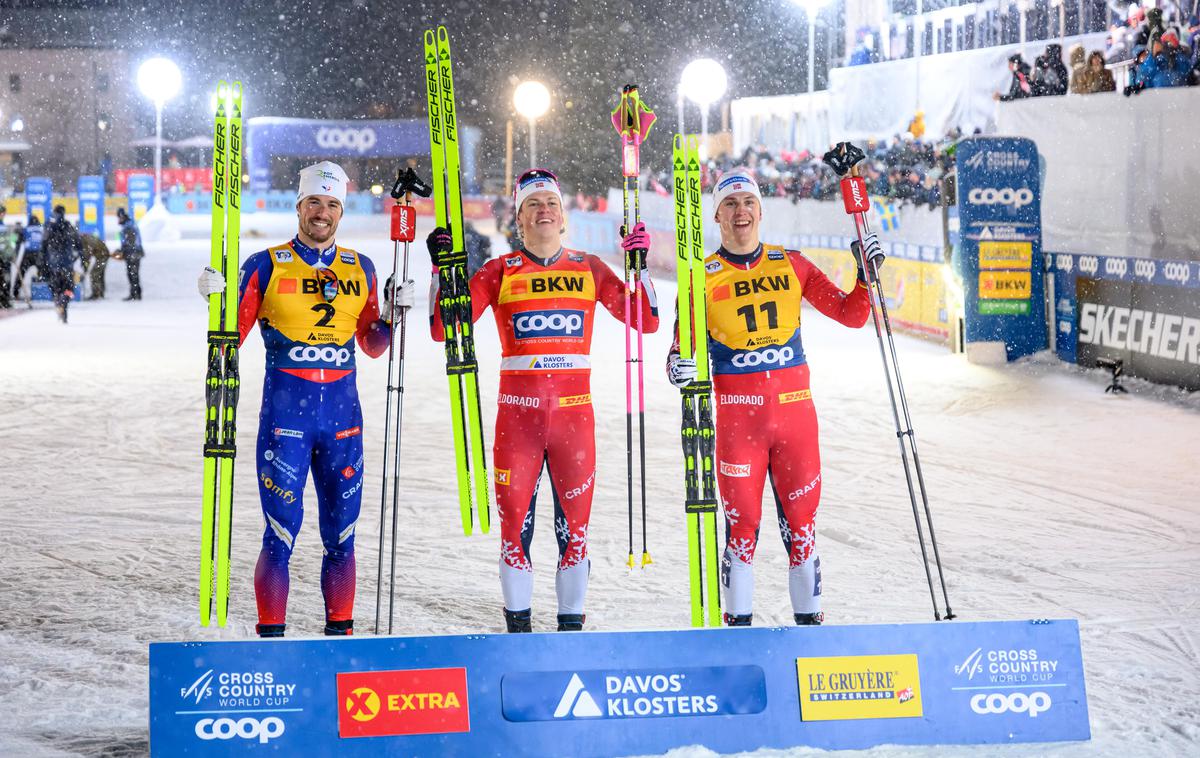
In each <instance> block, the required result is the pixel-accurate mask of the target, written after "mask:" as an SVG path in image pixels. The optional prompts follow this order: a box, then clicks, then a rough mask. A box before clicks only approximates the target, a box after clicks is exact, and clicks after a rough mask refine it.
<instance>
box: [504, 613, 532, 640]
mask: <svg viewBox="0 0 1200 758" xmlns="http://www.w3.org/2000/svg"><path fill="white" fill-rule="evenodd" d="M504 625H505V626H506V627H507V628H508V633H509V634H518V633H521V632H532V631H533V611H531V610H530V609H529V608H526V609H525V610H523V611H510V610H509V609H507V608H505V609H504Z"/></svg>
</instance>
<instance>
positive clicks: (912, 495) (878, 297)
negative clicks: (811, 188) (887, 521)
mask: <svg viewBox="0 0 1200 758" xmlns="http://www.w3.org/2000/svg"><path fill="white" fill-rule="evenodd" d="M865 157H866V156H865V155H864V154H863V152H862V150H860V149H859V148H857V147H855V146H854V145H853V144H851V143H849V142H841V143H839V144H837V145H835V146H834V147H833V149H831V150H830V151H829V152H827V153H825V155H824V157H823V160H824V161H825V163H826V164H828V165H829V167H830V168H832V169H833V170H834V172H835V173H836V174H837V175H838V176H840V177H842V180H841V190H842V201H843V203H844V205H845V207H846V213H848V214H849V215H850V216H851V217H852V218H853V219H854V231H855V235H856V236H857V237H858V252H857V254H856V258H857V259H858V263H859V265H861V266H862V267H863V274H864V277H865V278H866V286H867V290H868V294H869V296H870V302H871V318H872V321H873V322H874V324H875V336H876V338H877V339H878V341H879V356H880V358H881V359H882V361H883V373H884V377H885V379H886V380H887V388H888V397H889V399H890V400H891V404H892V420H893V421H894V423H895V427H896V442H897V443H898V444H899V446H900V461H901V463H902V465H903V466H904V479H905V482H906V483H907V485H908V498H909V501H910V502H911V503H912V510H913V520H914V521H915V523H916V529H917V541H918V543H919V544H920V547H921V563H922V565H923V566H924V568H925V579H926V581H927V583H928V584H929V599H930V601H931V602H932V604H933V618H934V620H935V621H941V620H942V618H943V617H942V615H941V613H940V609H939V607H938V601H937V593H936V591H935V589H934V583H933V576H932V574H931V573H930V570H929V554H928V552H927V551H926V549H925V536H924V531H923V529H922V527H921V511H920V510H919V509H918V507H917V495H916V491H914V489H913V473H914V472H915V474H916V479H917V489H918V490H919V491H920V493H921V503H922V506H923V510H924V513H925V523H926V525H927V526H928V528H929V543H930V545H931V547H932V548H933V557H934V562H935V564H936V566H937V574H938V581H939V582H940V584H941V589H942V598H943V600H944V601H945V608H946V615H945V619H946V620H947V621H949V620H950V619H953V618H954V612H953V611H952V610H951V609H950V596H949V593H948V592H947V591H946V576H945V572H944V571H943V569H942V558H941V554H940V553H939V551H938V544H937V535H936V533H935V532H934V529H933V513H932V511H931V510H930V508H929V496H928V494H927V492H926V490H925V477H924V475H923V474H922V472H921V459H920V456H918V454H917V437H916V433H915V432H914V431H913V428H912V418H911V417H910V415H909V412H908V400H907V397H906V395H905V392H904V381H903V379H901V377H900V363H899V359H898V358H897V355H896V342H895V340H894V339H893V337H892V325H891V320H890V319H889V318H888V312H887V301H886V300H885V298H884V295H883V284H882V283H881V282H880V280H879V263H878V261H877V260H875V259H867V258H866V251H865V246H864V243H863V238H864V237H865V236H866V235H868V234H870V231H871V229H870V226H869V225H868V223H867V215H866V214H867V211H869V210H870V209H871V202H870V199H869V198H868V197H867V186H866V182H865V181H863V178H862V177H861V176H859V172H858V163H859V162H860V161H862V160H863V159H864V158H865ZM872 288H873V290H874V292H871V290H872ZM885 337H886V340H885ZM897 398H898V399H899V403H897ZM901 415H903V422H902V421H901ZM909 453H911V454H912V467H911V469H910V467H909V462H908V455H909Z"/></svg>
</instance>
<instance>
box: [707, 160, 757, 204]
mask: <svg viewBox="0 0 1200 758" xmlns="http://www.w3.org/2000/svg"><path fill="white" fill-rule="evenodd" d="M735 192H749V193H750V194H751V195H754V196H755V197H756V198H758V200H759V202H762V192H761V191H759V189H758V182H756V181H754V178H753V177H751V176H750V170H749V169H746V168H734V169H730V170H729V171H726V172H725V173H724V174H722V175H721V177H720V178H719V179H717V184H716V186H714V187H713V205H714V206H718V205H720V204H721V201H722V200H724V199H725V198H727V197H729V196H730V195H732V194H734V193H735Z"/></svg>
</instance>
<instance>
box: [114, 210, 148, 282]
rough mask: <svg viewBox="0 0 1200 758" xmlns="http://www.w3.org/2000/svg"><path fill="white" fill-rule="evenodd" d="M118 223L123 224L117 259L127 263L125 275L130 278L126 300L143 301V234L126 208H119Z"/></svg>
mask: <svg viewBox="0 0 1200 758" xmlns="http://www.w3.org/2000/svg"><path fill="white" fill-rule="evenodd" d="M117 221H118V222H119V223H120V224H121V247H120V248H118V250H117V252H116V254H115V255H114V257H115V258H117V259H118V260H124V261H125V274H126V275H127V276H128V277H129V296H128V297H126V298H125V299H126V300H141V299H142V256H144V255H145V251H144V250H143V249H142V233H141V232H139V231H138V228H137V223H136V222H134V220H133V219H132V218H130V217H129V214H128V213H126V212H125V209H124V208H117Z"/></svg>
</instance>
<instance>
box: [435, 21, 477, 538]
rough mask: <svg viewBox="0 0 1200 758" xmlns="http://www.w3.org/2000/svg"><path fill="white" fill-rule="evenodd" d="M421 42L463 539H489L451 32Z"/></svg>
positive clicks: (443, 31) (440, 301) (442, 31)
mask: <svg viewBox="0 0 1200 758" xmlns="http://www.w3.org/2000/svg"><path fill="white" fill-rule="evenodd" d="M424 43H425V83H426V95H427V101H428V107H429V153H430V158H431V160H432V168H433V172H432V173H433V191H434V201H435V203H434V207H435V214H436V215H435V219H436V222H437V225H438V226H441V227H448V228H449V229H450V232H451V234H452V236H453V239H454V250H453V252H451V253H448V254H443V256H442V258H441V260H440V261H439V262H438V264H439V268H438V272H439V273H438V286H439V289H438V309H439V312H440V314H441V317H442V324H443V328H444V329H445V332H444V335H445V340H446V374H447V376H448V377H449V380H450V421H451V425H452V427H453V433H454V457H455V465H456V467H457V483H458V505H459V511H460V513H461V517H462V527H463V533H464V534H468V535H469V534H471V532H472V529H473V525H474V523H475V522H476V521H477V522H478V524H479V529H480V531H482V532H483V533H484V534H487V532H488V530H489V528H490V527H491V522H490V518H489V502H490V499H491V498H490V494H489V482H488V473H487V458H486V457H485V455H484V446H483V445H484V443H483V419H482V412H481V408H480V404H479V383H478V365H477V363H476V360H475V336H474V329H473V325H472V322H471V316H472V310H471V287H470V282H469V279H468V276H467V253H466V245H465V244H464V236H463V216H462V190H461V187H460V182H461V172H460V167H459V153H458V115H457V113H456V111H455V107H454V74H453V67H452V63H451V58H450V36H449V34H448V33H447V32H446V27H444V26H439V27H438V28H437V30H436V32H435V31H434V30H432V29H429V30H426V32H425V37H424ZM468 447H469V450H468ZM472 474H474V480H473V483H474V488H473V490H472ZM472 494H473V495H474V497H473V498H472ZM472 499H473V500H474V502H473V503H472Z"/></svg>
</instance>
